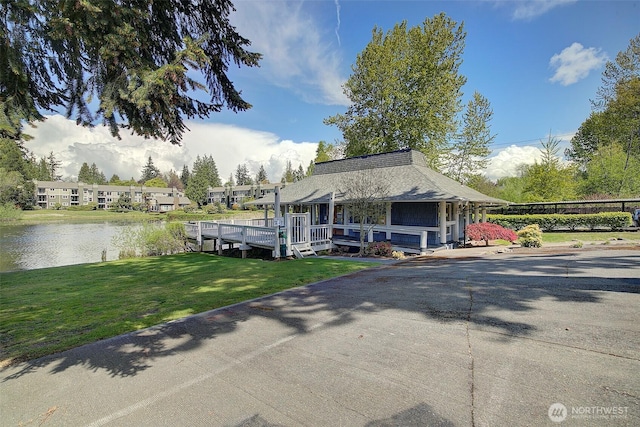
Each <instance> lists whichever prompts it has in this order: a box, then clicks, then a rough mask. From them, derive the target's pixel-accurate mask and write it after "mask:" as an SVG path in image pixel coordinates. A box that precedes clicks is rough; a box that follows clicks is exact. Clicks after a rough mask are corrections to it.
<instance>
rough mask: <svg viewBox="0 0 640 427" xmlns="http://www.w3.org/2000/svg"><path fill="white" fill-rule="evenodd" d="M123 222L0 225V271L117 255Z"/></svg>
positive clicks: (72, 262)
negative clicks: (114, 243) (114, 242)
mask: <svg viewBox="0 0 640 427" xmlns="http://www.w3.org/2000/svg"><path fill="white" fill-rule="evenodd" d="M131 227H135V225H131V224H130V225H127V224H122V223H108V222H103V223H99V224H96V223H82V224H39V225H2V226H0V271H13V270H31V269H35V268H45V267H56V266H61V265H71V264H84V263H90V262H100V261H101V259H102V251H103V250H106V255H107V260H108V261H111V260H115V259H118V252H119V249H118V248H117V247H115V246H114V245H113V242H112V239H113V237H114V236H116V235H118V234H120V232H121V230H123V229H126V228H131Z"/></svg>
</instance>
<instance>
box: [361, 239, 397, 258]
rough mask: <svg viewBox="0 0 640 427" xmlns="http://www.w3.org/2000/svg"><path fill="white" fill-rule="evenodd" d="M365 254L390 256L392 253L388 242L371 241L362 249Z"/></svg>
mask: <svg viewBox="0 0 640 427" xmlns="http://www.w3.org/2000/svg"><path fill="white" fill-rule="evenodd" d="M364 254H365V255H366V256H384V257H390V256H392V255H393V249H392V248H391V243H389V242H371V243H369V244H368V245H367V247H366V248H365V250H364Z"/></svg>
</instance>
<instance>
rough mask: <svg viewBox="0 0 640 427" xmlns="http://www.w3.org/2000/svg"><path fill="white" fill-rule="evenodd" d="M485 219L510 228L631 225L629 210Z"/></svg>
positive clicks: (614, 226) (572, 227)
mask: <svg viewBox="0 0 640 427" xmlns="http://www.w3.org/2000/svg"><path fill="white" fill-rule="evenodd" d="M487 221H488V222H492V223H494V224H498V225H501V226H503V227H506V228H511V229H512V230H521V229H523V228H524V227H526V226H527V225H532V224H538V225H539V226H540V228H541V229H542V230H544V231H551V230H557V229H563V230H567V229H568V230H577V229H589V230H593V229H596V228H607V229H611V230H617V229H620V228H623V227H628V226H630V225H631V214H630V213H629V212H601V213H597V214H564V215H563V214H536V215H487Z"/></svg>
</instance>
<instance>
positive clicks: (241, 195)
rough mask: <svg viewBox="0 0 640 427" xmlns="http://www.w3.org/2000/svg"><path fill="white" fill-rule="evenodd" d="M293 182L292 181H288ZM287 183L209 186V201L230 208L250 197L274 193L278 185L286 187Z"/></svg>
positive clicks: (256, 197) (254, 197) (255, 197)
mask: <svg viewBox="0 0 640 427" xmlns="http://www.w3.org/2000/svg"><path fill="white" fill-rule="evenodd" d="M288 184H291V183H288ZM286 185H287V183H280V182H279V183H277V184H252V185H234V186H226V187H209V196H208V198H207V203H209V204H215V203H221V204H222V205H224V206H226V207H228V208H230V207H231V206H233V205H234V204H236V203H237V204H242V203H243V202H244V201H246V200H248V199H259V198H261V197H263V196H265V195H267V194H270V193H273V192H274V191H275V188H276V186H280V188H284V187H285V186H286Z"/></svg>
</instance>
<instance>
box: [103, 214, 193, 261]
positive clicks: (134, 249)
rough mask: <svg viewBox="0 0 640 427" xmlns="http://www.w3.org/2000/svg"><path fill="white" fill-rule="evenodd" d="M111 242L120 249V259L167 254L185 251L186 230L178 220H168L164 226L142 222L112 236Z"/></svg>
mask: <svg viewBox="0 0 640 427" xmlns="http://www.w3.org/2000/svg"><path fill="white" fill-rule="evenodd" d="M113 243H114V245H115V246H116V247H118V248H119V249H120V252H119V258H120V259H123V258H134V257H137V256H143V257H144V256H154V255H169V254H174V253H179V252H184V251H185V249H186V247H187V232H186V230H185V228H184V224H182V223H180V222H170V223H168V224H166V225H164V226H163V225H160V224H155V223H144V224H143V225H142V226H140V227H126V228H125V229H123V230H122V232H121V233H120V234H119V235H117V236H115V237H114V239H113Z"/></svg>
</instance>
